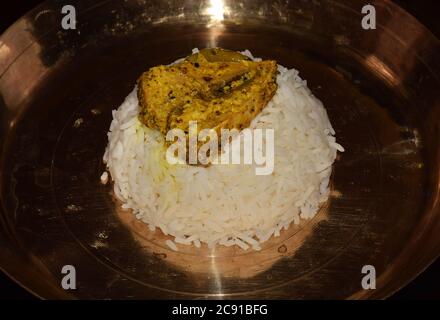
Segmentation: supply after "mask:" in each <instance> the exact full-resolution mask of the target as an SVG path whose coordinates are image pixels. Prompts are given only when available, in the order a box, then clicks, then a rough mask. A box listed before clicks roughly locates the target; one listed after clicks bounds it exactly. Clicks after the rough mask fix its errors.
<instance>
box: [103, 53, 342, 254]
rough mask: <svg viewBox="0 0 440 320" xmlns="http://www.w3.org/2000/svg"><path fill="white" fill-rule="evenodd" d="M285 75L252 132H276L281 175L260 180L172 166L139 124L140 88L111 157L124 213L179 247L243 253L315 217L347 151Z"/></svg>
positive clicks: (160, 143) (126, 107)
mask: <svg viewBox="0 0 440 320" xmlns="http://www.w3.org/2000/svg"><path fill="white" fill-rule="evenodd" d="M193 52H197V50H196V49H194V51H193ZM244 54H246V55H248V56H250V57H252V55H251V53H250V52H249V51H246V52H244ZM255 60H256V59H255ZM278 71H279V75H278V77H277V83H278V90H277V93H276V94H275V96H274V97H273V99H272V100H271V101H270V102H269V104H268V105H267V106H266V107H265V108H264V109H263V110H262V111H261V113H260V114H259V115H258V116H257V117H256V118H255V119H254V120H253V121H252V123H251V125H250V129H251V130H254V129H256V128H262V129H274V130H275V166H274V172H273V174H272V175H267V176H257V175H255V168H256V165H255V164H252V165H211V166H209V167H195V166H189V165H176V166H173V165H170V164H168V163H167V162H166V158H165V151H166V148H165V141H164V137H163V136H162V134H161V133H159V132H157V131H155V130H152V129H149V128H147V127H146V126H144V125H143V124H142V123H141V122H140V121H139V118H138V113H139V105H138V99H137V94H136V88H135V89H134V90H133V92H132V93H130V94H129V95H128V96H127V98H126V99H125V101H124V102H123V103H122V105H121V106H120V107H119V108H118V109H117V110H114V111H113V113H112V114H113V121H112V123H111V126H110V132H109V133H108V139H109V142H108V146H107V149H106V151H105V154H104V161H105V163H106V164H107V168H108V171H109V172H110V174H111V177H112V179H113V181H114V192H115V195H116V197H118V198H119V199H120V200H121V201H122V202H123V207H124V208H127V209H132V210H133V213H134V214H136V217H137V218H139V219H140V220H141V221H143V222H145V223H147V224H148V225H149V227H150V229H151V230H154V229H155V228H160V229H161V230H162V232H163V233H164V234H165V235H170V236H172V237H174V238H175V239H176V242H179V243H185V244H190V243H193V244H194V246H196V247H200V246H201V243H202V242H203V243H206V244H208V246H210V247H213V246H215V245H216V244H218V245H224V246H233V245H236V246H238V247H240V248H242V249H243V250H247V249H249V247H252V248H253V249H254V250H259V249H261V247H260V245H261V243H263V242H265V241H267V240H268V239H269V238H270V237H271V236H279V235H280V231H281V230H282V229H286V228H288V227H289V225H290V224H291V223H292V222H293V223H295V224H298V223H299V221H300V219H301V218H302V219H310V218H312V217H313V216H314V215H315V214H316V212H317V211H318V209H319V206H320V204H321V203H323V202H325V201H326V200H327V198H328V195H329V186H328V185H329V177H330V175H331V171H332V164H333V162H334V160H335V159H336V154H337V151H341V152H342V151H343V150H344V149H343V147H342V146H341V145H339V144H338V143H336V140H335V137H334V134H335V131H334V130H333V128H332V126H331V124H330V121H329V119H328V116H327V113H326V110H325V109H324V106H323V105H322V103H321V102H320V101H319V100H318V99H317V98H315V97H314V96H313V95H312V93H311V92H310V90H309V89H308V88H307V85H306V82H305V81H303V80H302V79H301V78H300V77H299V75H298V71H297V70H295V69H287V68H285V67H283V66H279V67H278ZM166 244H167V246H168V247H170V248H171V249H173V250H177V246H176V244H175V243H174V242H173V241H171V240H167V241H166Z"/></svg>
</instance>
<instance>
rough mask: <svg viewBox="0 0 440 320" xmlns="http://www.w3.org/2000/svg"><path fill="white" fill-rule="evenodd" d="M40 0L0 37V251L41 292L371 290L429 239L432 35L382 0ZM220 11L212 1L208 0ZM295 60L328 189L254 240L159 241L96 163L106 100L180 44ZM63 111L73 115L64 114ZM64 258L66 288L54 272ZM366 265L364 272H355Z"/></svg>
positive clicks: (134, 294) (387, 281) (415, 258)
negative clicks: (328, 127) (323, 126)
mask: <svg viewBox="0 0 440 320" xmlns="http://www.w3.org/2000/svg"><path fill="white" fill-rule="evenodd" d="M71 2H72V4H74V5H75V7H76V8H77V20H78V29H77V30H74V31H73V30H68V31H66V30H63V29H61V25H60V21H61V18H62V15H61V14H60V12H61V8H60V7H59V6H58V5H57V4H54V3H53V2H51V1H48V2H46V3H44V4H43V5H41V6H39V7H37V8H36V9H34V10H33V11H31V12H29V13H28V14H27V15H26V16H24V17H23V18H21V19H20V20H18V21H17V22H16V23H15V24H14V25H13V26H12V27H11V28H10V29H8V30H7V31H6V33H5V34H3V35H2V36H1V37H0V93H1V99H0V112H1V117H0V121H1V125H0V129H1V136H0V146H1V147H2V153H1V160H0V161H1V162H0V170H1V175H0V177H1V184H0V188H1V189H0V197H1V204H2V207H1V214H0V223H1V229H2V232H1V233H0V267H1V268H2V270H4V271H5V272H7V273H8V274H9V275H10V276H11V277H12V278H14V279H15V280H16V281H17V282H19V283H20V284H21V285H23V286H24V287H26V288H27V289H28V290H30V291H31V292H33V293H35V294H36V295H38V296H40V297H43V298H89V299H91V298H102V299H108V298H112V299H116V298H122V299H130V298H139V299H149V298H226V299H228V298H268V299H270V298H288V299H308V298H326V299H329V298H332V299H344V298H384V297H387V296H389V295H390V294H391V293H393V292H394V291H395V290H397V289H399V288H400V287H402V286H403V285H405V284H406V283H408V282H409V281H410V280H411V279H413V278H414V277H415V276H416V275H417V274H418V273H420V272H421V271H422V270H423V269H424V268H425V267H426V266H427V265H429V263H430V262H432V260H433V259H434V258H436V257H437V256H438V255H439V253H440V238H439V237H438V236H437V235H438V233H439V232H440V213H439V201H438V200H439V172H440V170H439V155H440V152H439V151H440V141H439V137H440V131H439V122H440V110H439V109H440V95H439V92H440V91H439V78H438V74H440V73H439V71H440V63H439V62H440V61H439V53H440V46H439V41H438V40H437V39H436V38H435V37H434V36H433V35H432V34H431V33H430V32H429V31H428V30H427V29H425V28H424V27H423V26H422V25H420V24H419V23H418V22H417V21H416V20H415V19H414V18H413V17H411V16H410V15H408V14H407V13H406V12H404V11H403V10H402V9H400V8H399V7H397V6H396V5H394V4H392V3H390V2H388V1H381V0H380V1H375V2H374V5H375V7H376V11H377V19H378V27H377V29H376V30H369V31H366V30H363V29H362V28H361V19H362V17H363V16H362V14H361V7H362V5H363V4H364V2H363V1H342V0H338V1H330V0H328V1H327V0H323V1H290V2H285V1H265V0H264V1H263V0H244V1H240V2H237V1H224V2H223V4H224V9H225V10H224V12H223V13H224V18H223V19H221V18H222V15H221V14H220V15H219V12H218V11H217V12H216V11H213V10H207V8H209V7H210V5H211V3H210V2H209V1H200V0H188V1H177V0H172V1H166V2H163V1H146V2H142V1H136V0H124V1H122V0H115V1H91V0H90V1H89V0H87V1H71ZM220 13H221V12H220ZM206 46H221V47H225V48H229V49H234V50H243V49H246V48H247V49H250V50H251V51H252V52H253V53H254V54H255V55H256V56H260V57H263V58H271V59H276V60H278V61H279V63H281V64H283V65H285V66H288V67H295V68H296V69H298V70H300V75H301V76H302V77H303V78H304V79H306V80H307V81H308V85H309V87H310V88H311V90H312V91H313V93H314V94H315V95H316V96H317V97H318V98H319V99H321V100H322V101H323V102H324V104H325V106H326V108H327V111H328V114H329V117H330V119H331V121H332V124H333V126H334V128H335V130H336V136H337V139H338V141H339V142H340V143H341V144H342V145H343V146H344V147H345V148H346V152H345V153H343V154H342V155H340V156H339V157H338V159H337V161H336V163H335V166H334V172H333V176H332V196H331V198H330V200H329V202H328V203H327V204H326V205H325V206H324V207H323V208H322V209H321V211H320V212H319V214H318V215H317V216H316V217H315V218H314V219H312V220H310V221H303V222H302V223H301V225H299V226H294V227H291V228H289V229H288V230H287V231H285V232H283V233H282V234H281V236H280V237H277V238H274V239H272V240H270V241H269V242H268V243H266V244H265V245H264V246H263V250H262V251H260V252H242V251H239V250H234V249H217V251H213V250H209V249H208V248H202V249H201V250H197V249H194V248H189V247H181V250H180V251H179V252H177V253H176V252H173V251H171V250H169V249H168V248H167V247H166V246H165V244H164V239H165V238H164V236H163V235H162V234H160V233H159V232H156V233H152V232H150V231H148V228H147V227H146V226H145V225H143V224H141V223H139V222H138V221H136V220H135V219H134V217H133V216H132V215H131V214H130V213H128V212H124V211H121V210H119V209H118V204H117V203H116V202H115V201H114V199H113V196H112V193H111V186H110V185H106V186H103V185H101V184H100V182H99V177H100V175H101V173H102V172H103V170H104V165H103V163H102V155H103V153H104V148H105V146H106V142H107V136H106V133H107V130H108V128H109V125H110V121H111V110H112V109H115V108H117V107H118V106H119V105H120V103H121V102H122V101H123V99H124V97H125V96H126V95H127V94H128V93H129V92H130V91H131V90H132V88H133V85H134V83H135V80H136V79H137V77H138V76H139V75H140V73H141V72H142V71H144V70H146V69H147V68H148V67H151V66H154V65H157V64H161V63H169V62H171V61H174V60H175V59H177V58H179V57H182V56H185V55H187V54H188V53H190V51H191V49H192V48H194V47H200V48H203V47H206ZM78 119H81V120H78ZM64 265H73V266H75V267H76V272H77V281H78V283H77V285H78V288H77V290H75V291H64V290H63V289H61V287H60V282H61V278H62V277H63V274H61V269H62V267H63V266H64ZM364 265H373V266H374V267H375V268H376V272H377V289H376V290H363V289H362V287H361V280H362V277H363V276H364V275H363V274H362V273H361V269H362V267H363V266H364Z"/></svg>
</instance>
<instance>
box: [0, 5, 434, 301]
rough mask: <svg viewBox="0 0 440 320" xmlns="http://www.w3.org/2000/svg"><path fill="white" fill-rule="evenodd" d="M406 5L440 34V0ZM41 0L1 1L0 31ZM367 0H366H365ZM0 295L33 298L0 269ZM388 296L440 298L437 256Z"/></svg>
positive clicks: (399, 297) (10, 297)
mask: <svg viewBox="0 0 440 320" xmlns="http://www.w3.org/2000/svg"><path fill="white" fill-rule="evenodd" d="M393 1H394V2H396V3H398V4H399V5H400V6H402V7H403V8H405V9H406V10H407V11H408V12H410V13H411V14H412V15H413V16H415V17H416V18H417V19H418V20H419V21H421V22H422V23H423V24H424V25H425V26H427V27H428V28H429V29H430V30H431V31H432V32H433V33H434V34H435V35H436V36H437V37H438V38H440V18H439V16H440V0H393ZM40 2H42V1H41V0H15V1H2V4H1V5H0V33H3V31H4V30H5V29H6V28H7V27H9V26H10V25H11V24H13V23H14V21H16V20H17V19H18V18H20V17H21V16H22V15H24V14H25V13H26V12H27V11H29V10H31V9H32V8H33V7H35V6H36V5H38V4H39V3H40ZM366 2H367V1H366ZM0 299H35V298H34V297H33V296H32V295H31V294H30V293H28V292H27V291H25V290H24V289H22V288H21V287H20V286H18V285H17V284H15V283H14V282H13V281H11V280H10V279H9V278H8V277H7V276H5V275H4V274H3V273H2V272H0ZM391 299H394V300H401V299H440V259H437V261H436V262H434V263H433V264H432V265H431V266H430V267H429V268H428V269H426V270H425V272H423V273H422V274H421V275H420V276H418V277H417V278H416V279H415V280H414V281H413V282H411V283H410V284H409V285H408V286H406V287H405V288H403V289H402V290H400V291H399V292H397V293H396V294H394V295H393V296H392V297H391Z"/></svg>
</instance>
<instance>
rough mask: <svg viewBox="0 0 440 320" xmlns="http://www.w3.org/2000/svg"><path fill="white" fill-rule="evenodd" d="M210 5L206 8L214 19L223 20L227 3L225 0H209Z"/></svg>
mask: <svg viewBox="0 0 440 320" xmlns="http://www.w3.org/2000/svg"><path fill="white" fill-rule="evenodd" d="M209 3H210V6H209V7H208V8H207V9H206V13H207V14H208V15H210V16H211V19H212V20H214V21H222V20H223V19H224V18H225V11H226V10H225V4H224V2H223V0H209Z"/></svg>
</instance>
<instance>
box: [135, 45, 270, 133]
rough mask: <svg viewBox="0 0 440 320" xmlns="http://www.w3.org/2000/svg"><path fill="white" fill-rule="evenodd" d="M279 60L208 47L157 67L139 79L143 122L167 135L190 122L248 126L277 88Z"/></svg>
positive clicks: (202, 125)
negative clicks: (180, 59) (258, 58)
mask: <svg viewBox="0 0 440 320" xmlns="http://www.w3.org/2000/svg"><path fill="white" fill-rule="evenodd" d="M276 74H277V63H276V61H273V60H267V61H261V62H254V61H251V60H250V59H249V58H248V57H246V56H243V55H241V54H240V53H237V52H233V51H228V50H224V49H220V48H215V49H204V50H202V51H201V52H200V53H198V54H195V55H192V56H190V57H188V58H187V59H185V60H184V61H183V62H181V63H178V64H175V65H171V66H157V67H153V68H151V69H150V70H148V71H147V72H145V73H144V74H142V76H141V77H140V79H139V80H138V98H139V104H140V108H141V113H140V117H141V120H142V122H143V123H144V124H145V125H147V126H148V127H150V128H153V129H157V130H159V131H160V132H162V133H163V134H164V135H166V133H167V132H168V131H169V130H170V129H175V128H179V129H182V130H184V131H185V132H186V133H188V128H189V122H190V121H197V125H198V130H202V129H206V128H213V129H216V130H217V131H218V132H219V131H220V129H222V128H226V129H234V128H235V129H243V128H245V127H248V126H249V125H250V122H251V121H252V119H254V118H255V116H256V115H257V114H258V113H259V112H260V111H261V110H262V109H263V108H264V107H265V106H266V104H267V103H268V102H269V101H270V99H271V98H272V97H273V95H274V94H275V92H276V90H277V83H276Z"/></svg>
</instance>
